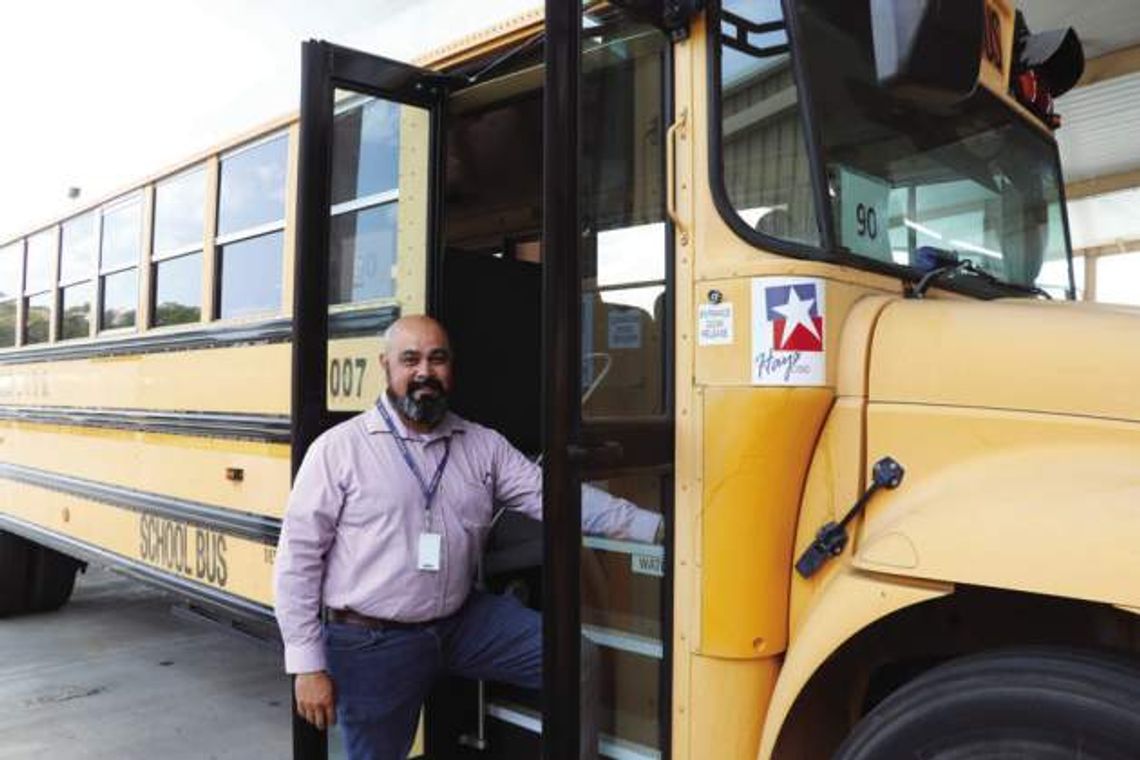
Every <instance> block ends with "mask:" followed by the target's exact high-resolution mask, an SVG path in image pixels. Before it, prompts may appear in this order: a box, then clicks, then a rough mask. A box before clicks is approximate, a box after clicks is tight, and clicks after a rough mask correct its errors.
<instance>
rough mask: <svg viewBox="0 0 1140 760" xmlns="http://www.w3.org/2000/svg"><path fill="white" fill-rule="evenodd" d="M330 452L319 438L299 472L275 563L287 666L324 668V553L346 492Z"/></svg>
mask: <svg viewBox="0 0 1140 760" xmlns="http://www.w3.org/2000/svg"><path fill="white" fill-rule="evenodd" d="M334 461H335V458H334V457H333V456H332V455H331V453H330V451H329V445H328V439H327V438H318V439H317V441H316V442H314V444H313V446H312V447H311V448H310V449H309V452H308V453H307V454H306V455H305V460H304V462H302V464H301V468H300V470H298V472H297V478H296V480H295V481H294V483H293V491H292V493H291V494H290V496H289V504H288V507H287V508H286V510H285V518H284V520H283V521H282V525H281V537H280V539H279V540H278V543H277V559H276V562H275V563H274V613H275V614H276V616H277V624H278V626H279V627H280V629H281V638H282V640H283V641H284V644H285V670H286V672H288V673H307V672H312V671H316V670H324V669H325V667H326V663H325V650H324V642H323V640H322V635H321V621H320V612H321V598H322V597H321V595H322V586H323V584H324V575H325V555H326V553H327V552H328V549H329V546H330V545H331V544H332V541H333V537H334V536H335V532H336V523H337V518H338V516H339V514H340V509H341V506H342V504H343V503H344V490H343V485H342V482H341V479H340V477H339V476H338V474H337V472H336V468H335V467H334V464H333V462H334Z"/></svg>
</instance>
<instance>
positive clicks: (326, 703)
mask: <svg viewBox="0 0 1140 760" xmlns="http://www.w3.org/2000/svg"><path fill="white" fill-rule="evenodd" d="M293 691H294V693H295V695H296V697H297V713H298V714H299V715H300V716H301V717H302V718H304V719H305V720H307V721H309V722H310V723H312V724H313V725H314V726H316V727H317V728H319V729H321V730H322V731H323V730H325V729H326V728H328V727H329V726H331V725H333V724H335V723H336V693H335V691H334V689H333V682H332V679H331V678H329V674H328V673H326V672H325V671H323V670H318V671H316V672H315V673H299V674H298V675H297V678H296V680H295V681H294V682H293Z"/></svg>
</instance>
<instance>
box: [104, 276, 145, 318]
mask: <svg viewBox="0 0 1140 760" xmlns="http://www.w3.org/2000/svg"><path fill="white" fill-rule="evenodd" d="M138 300H139V276H138V270H137V269H134V268H131V269H128V270H126V271H125V272H118V273H116V274H109V275H107V276H106V277H104V278H103V316H102V323H101V327H102V329H104V330H109V329H112V328H115V327H134V325H135V313H136V311H137V309H138Z"/></svg>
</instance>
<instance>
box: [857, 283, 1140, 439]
mask: <svg viewBox="0 0 1140 760" xmlns="http://www.w3.org/2000/svg"><path fill="white" fill-rule="evenodd" d="M1137 345H1140V309H1134V308H1126V307H1106V306H1093V305H1089V304H1076V303H1064V302H1040V301H1028V300H1009V301H989V302H978V301H970V302H949V301H934V300H922V301H918V300H915V301H899V302H897V303H894V304H892V305H891V306H890V307H888V308H887V309H886V310H885V312H884V313H883V315H882V317H881V318H880V320H879V324H878V328H877V330H876V333H875V343H874V348H873V350H872V361H871V379H870V400H871V402H872V403H880V402H887V403H891V402H897V403H907V404H932V405H945V406H962V407H977V408H987V409H1006V410H1024V411H1034V412H1043V413H1048V414H1060V415H1074V416H1088V417H1099V418H1105V419H1116V420H1132V421H1140V398H1138V397H1137V395H1136V379H1137V378H1140V354H1138V353H1137V352H1136V351H1133V350H1131V349H1130V347H1132V346H1137ZM1090 382H1095V383H1096V392H1095V393H1090V392H1089V383H1090Z"/></svg>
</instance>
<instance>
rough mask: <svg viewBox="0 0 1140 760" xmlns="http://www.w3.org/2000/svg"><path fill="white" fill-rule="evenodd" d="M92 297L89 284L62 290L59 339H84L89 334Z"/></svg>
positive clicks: (91, 289) (92, 293) (92, 289)
mask: <svg viewBox="0 0 1140 760" xmlns="http://www.w3.org/2000/svg"><path fill="white" fill-rule="evenodd" d="M92 296H94V288H93V287H92V285H91V283H89V282H84V283H81V284H79V285H72V286H71V287H69V288H64V289H63V293H62V298H63V307H62V318H61V322H60V337H61V338H62V339H63V340H68V339H69V338H86V337H88V336H89V335H90V334H91V301H92Z"/></svg>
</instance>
